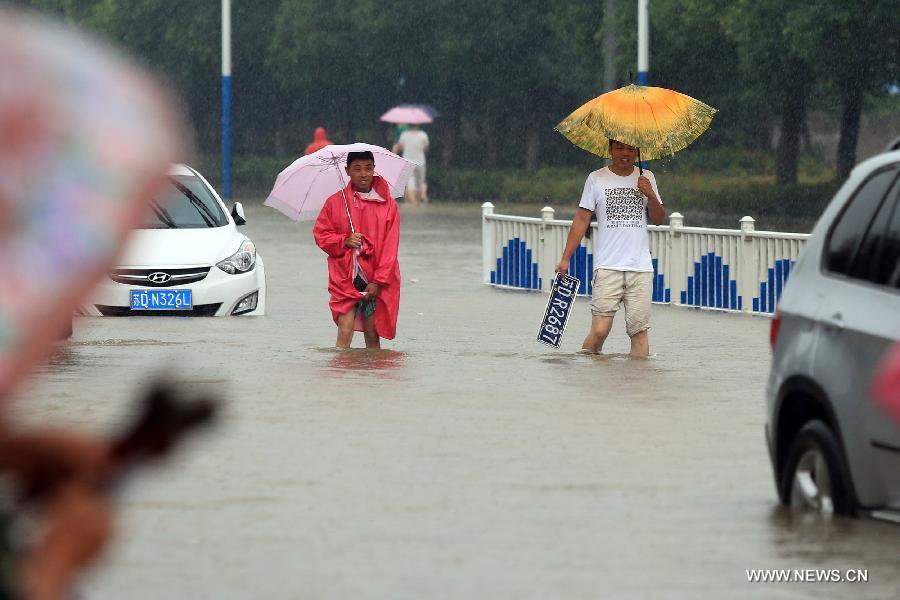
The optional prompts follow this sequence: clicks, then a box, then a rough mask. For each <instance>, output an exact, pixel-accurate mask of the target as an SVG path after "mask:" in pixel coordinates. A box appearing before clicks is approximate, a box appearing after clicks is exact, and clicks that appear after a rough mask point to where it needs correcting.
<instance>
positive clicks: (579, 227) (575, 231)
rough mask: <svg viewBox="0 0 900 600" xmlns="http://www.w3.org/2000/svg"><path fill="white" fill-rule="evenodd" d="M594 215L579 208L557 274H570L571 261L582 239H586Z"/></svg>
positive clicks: (557, 266) (557, 267)
mask: <svg viewBox="0 0 900 600" xmlns="http://www.w3.org/2000/svg"><path fill="white" fill-rule="evenodd" d="M593 214H594V212H593V211H590V210H588V209H586V208H579V209H578V213H577V214H576V215H575V218H574V219H572V226H571V227H569V237H568V238H567V239H566V248H565V250H563V254H562V258H561V259H560V261H559V264H558V265H556V272H557V273H568V271H569V259H570V258H571V257H572V254H573V253H574V252H575V249H576V248H578V246H579V245H580V244H581V238H583V237H584V234H585V232H586V231H587V229H588V226H589V225H590V224H591V216H592V215H593Z"/></svg>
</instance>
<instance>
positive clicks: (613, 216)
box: [606, 188, 644, 229]
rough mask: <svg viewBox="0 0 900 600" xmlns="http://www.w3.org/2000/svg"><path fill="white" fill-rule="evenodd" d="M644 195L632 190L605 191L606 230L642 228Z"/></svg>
mask: <svg viewBox="0 0 900 600" xmlns="http://www.w3.org/2000/svg"><path fill="white" fill-rule="evenodd" d="M643 222H644V195H643V194H642V193H641V192H640V191H638V190H636V189H634V188H607V189H606V228H607V229H618V228H619V227H642V226H643Z"/></svg>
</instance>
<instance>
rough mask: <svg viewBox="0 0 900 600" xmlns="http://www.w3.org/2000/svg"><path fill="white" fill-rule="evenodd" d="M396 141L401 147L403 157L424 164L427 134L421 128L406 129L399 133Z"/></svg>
mask: <svg viewBox="0 0 900 600" xmlns="http://www.w3.org/2000/svg"><path fill="white" fill-rule="evenodd" d="M397 143H398V144H400V146H401V147H402V148H403V150H402V152H403V158H405V159H406V160H410V161H412V162H414V163H416V164H417V165H424V164H425V150H426V149H427V148H428V134H427V133H425V132H424V131H422V130H421V129H407V130H406V131H404V132H403V133H401V134H400V139H398V140H397Z"/></svg>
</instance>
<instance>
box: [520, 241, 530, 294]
mask: <svg viewBox="0 0 900 600" xmlns="http://www.w3.org/2000/svg"><path fill="white" fill-rule="evenodd" d="M527 254H531V251H530V250H526V248H525V242H519V273H521V275H520V276H519V286H520V287H523V288H529V287H531V286H530V285H529V284H528V275H529V269H528V263H529V262H531V261H530V259H529V261H528V262H526V261H525V258H526V255H527Z"/></svg>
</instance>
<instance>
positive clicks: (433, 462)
mask: <svg viewBox="0 0 900 600" xmlns="http://www.w3.org/2000/svg"><path fill="white" fill-rule="evenodd" d="M248 204H249V203H248ZM245 208H246V210H247V218H248V225H247V226H246V232H247V234H248V235H249V236H251V237H252V238H253V240H254V241H255V242H256V245H257V247H258V249H259V251H260V253H261V254H262V255H263V257H264V259H265V262H266V267H267V273H268V286H269V296H268V311H269V315H268V316H266V317H262V318H225V319H194V320H191V319H172V318H165V319H138V318H133V319H113V318H110V319H99V318H97V319H79V320H78V321H76V324H75V335H74V337H73V341H72V343H71V344H70V345H69V346H68V348H66V349H65V350H63V351H62V352H61V353H60V354H59V355H58V356H57V357H56V358H55V359H54V360H53V362H52V363H51V364H50V365H49V366H47V367H46V368H45V369H43V371H42V373H41V376H40V377H39V378H38V379H36V380H35V381H33V382H32V384H31V385H30V386H28V387H27V389H26V390H25V391H24V392H23V393H22V394H21V396H23V397H22V398H20V399H19V402H18V403H17V417H18V418H20V419H21V420H24V421H27V422H31V423H47V422H54V421H57V420H61V421H72V422H76V423H78V424H79V425H81V426H83V427H85V428H88V429H91V430H95V431H108V430H111V429H114V428H115V427H116V426H117V425H121V424H122V423H123V422H125V421H126V420H127V419H128V417H129V415H130V412H131V410H132V399H133V398H134V396H135V391H136V390H137V389H138V388H139V387H140V385H141V384H142V383H144V382H146V381H147V380H148V379H149V378H151V377H152V376H153V375H154V374H156V373H158V372H161V371H167V372H170V373H172V374H173V376H175V377H177V378H178V379H179V380H180V381H183V382H184V385H186V386H189V387H190V388H192V389H197V390H201V389H210V390H221V391H222V392H223V393H224V394H225V395H226V396H227V398H228V405H227V409H226V414H225V416H224V418H223V419H222V420H221V422H220V424H219V425H220V426H219V427H218V428H217V429H216V430H215V431H214V432H213V433H211V434H209V435H207V436H205V437H201V438H199V439H197V440H195V441H194V442H193V443H191V444H190V446H191V447H190V450H189V451H187V452H185V453H183V454H179V455H178V456H177V457H175V460H174V461H173V462H171V463H170V464H169V465H168V466H167V467H166V468H163V469H159V470H152V471H148V472H147V473H146V474H141V476H140V477H137V478H135V479H134V480H133V481H132V482H131V484H130V485H129V486H127V487H126V488H125V490H124V491H123V495H122V503H121V504H122V511H121V523H120V530H119V535H118V539H117V542H116V544H115V547H114V548H113V550H112V551H111V552H110V553H109V558H108V560H107V561H106V563H105V564H104V565H103V566H102V567H101V568H99V569H97V570H96V571H95V572H94V573H93V574H92V576H91V577H90V578H89V579H87V580H86V581H85V582H84V585H83V592H84V595H85V597H86V598H90V599H94V598H97V599H101V598H102V599H121V598H129V599H144V598H146V599H156V598H210V599H212V598H215V599H221V598H279V599H280V598H314V599H318V598H378V599H397V598H409V599H420V598H466V599H468V598H491V599H505V598H510V599H513V598H515V599H520V598H542V599H543V598H579V599H580V598H677V599H682V598H683V599H693V598H845V597H850V596H852V597H854V598H872V599H874V598H893V597H898V595H900V569H898V568H897V566H898V565H897V562H898V561H897V558H896V547H897V538H898V535H900V529H897V528H896V527H895V526H891V525H886V524H882V523H875V522H867V521H845V520H841V519H837V520H835V521H834V522H832V523H830V524H822V523H815V522H813V523H810V522H806V521H804V520H801V519H799V518H797V517H793V518H792V517H791V516H790V515H789V514H786V513H784V512H782V511H781V510H779V509H778V508H777V505H776V499H775V490H774V486H773V483H772V476H771V471H770V468H769V464H768V457H767V454H766V448H765V442H764V434H763V423H764V396H763V386H764V383H765V377H766V373H767V370H768V362H769V349H768V325H769V321H768V320H767V319H764V318H758V317H751V316H746V315H726V314H715V313H705V312H697V311H694V310H686V309H678V308H671V307H665V306H655V307H654V313H653V329H652V330H651V333H650V344H651V354H652V358H651V359H650V360H646V361H639V360H631V359H629V358H627V356H626V354H625V353H627V352H628V347H629V346H628V339H627V338H626V336H625V333H624V322H622V320H621V319H620V318H617V320H616V323H615V325H614V329H613V334H612V335H611V337H610V339H609V341H608V342H607V347H606V348H605V350H606V351H607V352H608V353H609V354H608V355H604V356H597V357H594V356H584V355H576V354H575V352H576V351H577V350H578V349H579V348H580V345H581V339H582V337H583V334H584V333H585V331H586V328H587V325H588V322H589V316H588V315H589V313H588V308H587V301H586V300H581V301H579V304H578V306H576V308H575V312H574V313H573V318H572V321H571V322H570V325H569V328H568V331H567V334H566V337H565V339H564V341H563V348H562V349H561V350H560V351H554V350H552V349H549V348H547V347H545V346H543V345H541V344H538V343H537V342H535V341H534V338H535V336H536V334H537V328H538V325H539V323H540V320H541V316H542V314H543V310H544V304H545V302H546V296H544V295H542V294H533V293H521V292H506V291H500V290H495V289H491V288H489V287H487V286H484V285H482V284H481V283H480V282H481V264H480V260H481V246H480V241H481V232H480V210H479V208H478V207H477V206H475V205H468V206H435V205H429V206H426V207H424V208H423V209H421V210H419V211H417V212H413V211H411V210H409V209H408V207H403V218H404V223H403V229H402V238H401V269H402V273H403V278H404V283H403V294H402V298H401V311H400V320H399V323H398V337H397V339H395V340H393V341H389V342H385V343H384V347H385V350H382V351H380V352H369V351H366V350H352V351H349V352H336V351H334V350H331V349H330V346H331V345H332V344H333V343H334V338H335V327H334V325H333V323H332V321H331V316H330V313H329V311H328V308H327V292H326V289H325V285H326V269H325V258H324V254H323V253H322V252H321V251H320V250H319V249H318V248H316V246H315V244H314V243H313V241H312V236H311V233H310V232H311V224H309V223H305V224H295V223H292V222H290V221H288V220H287V219H285V218H284V217H282V216H281V215H280V214H278V213H276V212H275V211H274V210H271V209H268V208H264V207H261V206H259V205H256V204H250V205H247V204H245ZM531 212H533V211H530V210H529V211H528V212H527V213H522V214H531ZM355 345H356V346H361V345H362V338H361V334H357V339H356V340H355ZM793 568H802V569H808V568H810V569H812V568H817V569H831V568H836V569H841V570H842V571H843V570H846V569H868V578H869V581H868V583H857V584H851V583H840V584H812V583H777V584H776V583H748V581H747V574H746V571H747V570H748V569H793Z"/></svg>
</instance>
